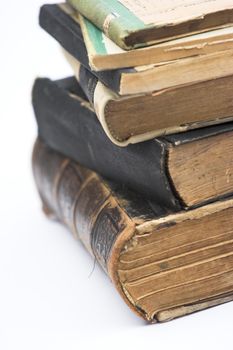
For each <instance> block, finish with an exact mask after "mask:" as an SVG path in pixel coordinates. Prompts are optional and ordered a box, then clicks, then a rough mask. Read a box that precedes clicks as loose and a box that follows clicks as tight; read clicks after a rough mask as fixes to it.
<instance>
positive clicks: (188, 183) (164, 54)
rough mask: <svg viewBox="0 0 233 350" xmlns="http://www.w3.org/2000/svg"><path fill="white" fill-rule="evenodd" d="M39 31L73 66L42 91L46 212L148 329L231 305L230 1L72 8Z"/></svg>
mask: <svg viewBox="0 0 233 350" xmlns="http://www.w3.org/2000/svg"><path fill="white" fill-rule="evenodd" d="M40 25H41V27H42V28H43V29H45V30H46V31H47V32H48V33H49V34H50V35H51V36H52V37H53V38H55V39H56V40H57V41H58V43H59V44H60V45H61V47H62V50H63V53H64V55H65V57H66V59H67V60H68V62H69V63H70V65H71V67H72V68H73V71H74V76H73V77H68V78H65V79H62V80H58V81H51V80H50V79H47V78H39V79H36V81H35V84H34V87H33V93H32V95H33V107H34V111H35V116H36V120H37V124H38V139H37V141H36V143H35V147H34V152H33V170H34V177H35V181H36V184H37V188H38V191H39V194H40V196H41V199H42V202H43V208H44V211H45V213H46V214H47V215H49V216H52V217H55V218H57V219H58V220H60V221H61V222H62V223H64V224H65V225H66V226H68V228H69V229H70V230H71V231H72V232H73V234H74V236H75V237H77V238H78V239H80V240H81V241H82V242H83V244H84V245H85V247H86V248H87V250H88V251H89V252H90V254H92V255H93V256H94V257H95V258H96V260H97V261H98V262H99V263H100V265H101V266H102V267H103V269H104V270H105V271H106V272H107V273H108V275H109V276H110V278H111V280H112V282H113V283H114V285H115V287H116V288H117V289H118V291H119V293H120V294H121V296H122V297H123V299H124V300H125V302H126V303H127V304H128V305H129V306H130V307H131V309H132V310H134V311H135V312H136V313H137V314H138V315H140V316H142V317H143V318H145V319H146V320H148V321H151V322H156V321H158V322H162V321H166V320H170V319H173V318H175V317H179V316H182V315H186V314H190V313H192V312H195V311H198V310H202V309H205V308H208V307H211V306H215V305H218V304H221V303H225V302H228V301H231V300H233V3H232V0H230V1H229V0H212V1H208V2H206V1H205V0H195V1H194V0H183V1H179V0H173V1H171V0H164V1H153V0H137V1H134V0H85V1H84V0H69V1H67V3H62V4H57V5H56V4H55V5H54V4H53V5H44V6H43V7H42V8H41V11H40Z"/></svg>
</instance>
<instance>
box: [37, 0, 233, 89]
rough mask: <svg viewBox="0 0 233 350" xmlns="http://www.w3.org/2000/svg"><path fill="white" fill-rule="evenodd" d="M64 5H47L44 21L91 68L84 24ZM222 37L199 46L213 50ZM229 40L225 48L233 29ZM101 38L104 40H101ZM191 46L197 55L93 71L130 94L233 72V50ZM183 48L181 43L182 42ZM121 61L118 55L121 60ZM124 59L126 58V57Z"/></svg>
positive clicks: (47, 27) (41, 18)
mask: <svg viewBox="0 0 233 350" xmlns="http://www.w3.org/2000/svg"><path fill="white" fill-rule="evenodd" d="M61 6H62V7H61ZM61 6H57V5H44V6H43V7H42V8H41V11H40V24H41V26H42V27H43V28H44V29H45V30H46V31H47V32H48V33H49V34H50V35H52V36H53V37H54V38H55V39H56V40H57V41H58V42H59V43H60V45H61V46H62V47H63V48H64V49H65V50H66V51H67V52H69V53H70V55H72V56H73V57H74V58H76V59H77V60H78V61H79V62H80V63H81V64H82V65H84V66H85V67H86V68H87V69H89V70H91V67H90V65H89V60H88V57H87V51H86V47H85V44H84V42H83V37H82V31H81V29H80V26H79V24H78V23H77V22H75V21H74V19H73V18H72V17H71V16H70V15H68V14H67V13H66V11H63V9H64V4H63V5H61ZM66 8H67V6H66ZM93 40H94V42H95V43H96V42H98V40H97V37H96V35H95V34H94V35H93ZM108 40H109V39H108ZM221 40H223V37H222V38H221V36H219V37H216V41H215V42H212V43H211V44H208V45H207V44H205V43H200V42H199V43H197V47H198V50H202V48H203V50H204V51H205V48H207V49H208V50H209V48H211V50H212V49H214V47H215V43H216V45H217V46H219V45H220V43H222V41H221ZM225 40H226V42H227V44H226V42H225V44H224V49H226V48H227V47H228V48H230V47H231V46H232V45H233V33H232V36H229V37H228V34H227V38H226V37H225ZM228 40H229V41H228ZM100 42H102V41H101V40H100ZM217 43H218V44H217ZM225 45H226V46H225ZM228 45H229V46H228ZM191 47H192V45H191V46H190V45H189V44H188V46H187V47H185V48H184V52H185V53H188V54H187V55H189V54H190V55H191V54H193V55H195V57H193V58H189V59H188V58H186V59H185V60H184V59H183V60H177V61H175V60H174V61H173V62H169V64H165V63H164V64H162V63H160V64H158V65H156V64H153V65H150V66H143V67H134V68H124V69H117V70H112V69H111V70H109V71H102V72H94V71H93V74H95V75H96V76H97V77H98V79H99V80H100V81H102V82H103V83H104V84H105V85H106V86H108V87H109V88H110V89H111V90H113V91H114V92H116V93H117V94H119V95H130V94H137V93H147V92H151V91H156V90H161V89H164V88H167V87H171V86H175V85H179V84H187V83H190V82H192V81H200V80H206V79H214V78H216V77H219V76H222V75H227V74H230V73H231V72H232V73H233V68H232V65H231V60H232V57H231V52H232V50H227V51H226V53H224V51H220V52H218V53H217V52H216V53H214V54H213V53H212V54H210V53H209V54H206V55H203V54H202V55H201V56H199V54H200V52H199V54H197V52H196V51H195V50H194V51H193V52H192V53H191V52H190V50H191ZM232 47H233V46H232ZM179 48H181V47H180V46H179ZM215 48H216V47H215ZM216 49H217V48H216ZM219 49H220V47H219ZM208 50H207V51H208ZM211 50H210V51H211ZM221 50H223V47H221ZM191 51H192V50H191ZM171 52H175V50H173V49H172V50H171ZM131 53H133V52H132V51H131V52H129V53H128V54H131ZM202 53H203V52H202ZM196 55H197V56H196ZM146 57H150V54H147V55H146ZM119 61H120V60H119V59H117V62H119ZM123 62H125V59H124V58H123Z"/></svg>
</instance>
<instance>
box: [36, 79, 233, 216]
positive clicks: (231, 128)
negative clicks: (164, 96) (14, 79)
mask: <svg viewBox="0 0 233 350" xmlns="http://www.w3.org/2000/svg"><path fill="white" fill-rule="evenodd" d="M32 100H33V107H34V111H35V116H36V119H37V124H38V132H39V136H40V137H41V139H42V140H43V141H44V142H45V143H46V144H47V145H49V146H50V147H52V148H53V149H55V150H57V151H60V152H62V153H63V154H65V155H66V156H69V157H71V158H72V159H74V160H76V161H78V162H79V163H80V164H82V165H84V166H86V167H88V168H90V169H92V170H94V171H97V172H98V173H100V174H101V175H103V176H106V177H107V178H109V179H112V180H114V181H116V182H118V183H122V184H123V185H125V186H127V187H129V188H131V189H133V190H135V191H137V192H139V193H142V194H143V195H144V196H146V197H148V198H150V199H151V200H156V201H159V203H161V205H163V207H165V208H166V209H167V210H168V211H170V212H172V211H179V210H180V209H181V208H189V207H192V206H200V205H202V204H203V203H206V202H210V201H214V200H216V199H217V198H222V197H226V196H229V195H230V194H231V192H232V190H231V188H232V186H233V182H232V180H233V178H232V176H231V171H232V170H233V169H232V164H233V159H232V154H233V152H232V149H233V123H226V124H221V125H216V126H211V127H208V128H203V129H197V130H192V131H188V132H185V133H180V134H174V135H167V136H163V137H160V138H155V139H152V140H150V141H146V142H142V143H139V144H135V145H129V146H127V147H124V148H122V147H118V146H116V145H114V144H113V143H112V142H111V141H110V140H109V138H108V137H107V136H106V134H105V133H104V131H103V128H102V127H101V125H100V123H99V121H98V119H97V118H96V115H95V113H94V111H93V109H92V107H91V105H90V104H89V102H88V100H87V98H86V97H85V94H84V92H83V91H82V89H81V87H80V86H79V84H78V82H77V80H76V79H75V78H74V77H71V78H66V79H63V80H58V81H51V80H49V79H46V78H44V79H43V78H41V79H37V80H36V81H35V84H34V88H33V94H32ZM176 150H177V151H178V153H177V157H176V158H175V159H176V162H175V163H174V165H173V166H171V165H172V159H173V158H174V157H173V155H176ZM180 152H181V155H180ZM189 152H191V153H189ZM192 152H193V153H192ZM201 155H202V156H201ZM213 159H214V160H215V161H214V162H213V161H212V160H213ZM181 160H183V164H181V163H182V162H181ZM209 161H211V163H210V162H209ZM231 169H232V170H231ZM185 170H186V173H187V175H186V177H182V176H183V174H184V173H185ZM181 178H182V181H181ZM220 180H221V183H222V187H221V186H220ZM181 187H182V188H181ZM198 188H199V192H198V191H197V190H198ZM203 188H205V191H203ZM221 188H222V189H221ZM182 189H183V192H182ZM208 189H209V191H208ZM220 189H221V190H220ZM187 194H188V195H189V197H188V198H186V197H187ZM191 195H192V198H190V196H191Z"/></svg>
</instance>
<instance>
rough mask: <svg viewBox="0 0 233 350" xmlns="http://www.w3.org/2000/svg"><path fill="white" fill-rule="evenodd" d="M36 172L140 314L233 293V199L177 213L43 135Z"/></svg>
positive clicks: (47, 202) (168, 312) (183, 311)
mask: <svg viewBox="0 0 233 350" xmlns="http://www.w3.org/2000/svg"><path fill="white" fill-rule="evenodd" d="M77 151H78V150H77ZM33 172H34V177H35V181H36V184H37V188H38V191H39V194H40V196H41V199H42V203H43V208H44V211H45V212H46V213H47V214H48V215H51V216H53V217H56V218H57V219H58V220H59V221H61V222H62V223H64V224H65V225H66V226H68V228H69V229H70V230H71V231H72V232H73V234H74V236H75V237H77V238H79V239H80V240H81V241H82V243H83V244H84V245H85V247H86V248H87V250H88V251H89V252H90V253H91V254H92V255H93V256H94V257H95V258H96V260H97V261H98V262H99V263H100V265H101V266H102V267H103V269H104V270H105V271H106V272H107V274H108V275H109V277H110V279H111V280H112V282H113V284H114V285H115V287H116V288H117V290H118V291H119V293H120V294H121V296H122V297H123V299H124V300H125V302H126V303H127V304H128V305H129V306H130V307H131V309H132V310H134V311H135V312H136V313H137V314H138V315H140V316H142V317H143V318H145V319H146V320H148V321H150V322H156V321H158V322H162V321H168V320H170V319H173V318H176V317H180V316H183V315H187V314H190V313H193V312H196V311H199V310H202V309H206V308H209V307H211V306H216V305H218V304H222V303H225V302H228V301H231V300H233V199H227V200H222V201H218V202H215V203H213V204H209V205H206V206H204V207H201V208H198V209H193V210H190V211H182V212H179V213H175V214H172V213H169V212H167V210H166V209H164V208H162V207H161V206H160V205H159V203H154V202H151V201H148V200H146V199H145V198H143V197H141V196H140V195H138V194H136V193H134V192H131V191H129V190H128V189H127V188H124V187H122V186H120V185H119V184H116V183H113V182H110V181H108V180H106V179H103V178H102V177H100V176H99V175H97V174H96V173H94V172H93V171H91V170H88V169H86V168H84V167H82V166H80V165H79V164H77V163H75V162H74V161H72V160H70V159H68V158H66V157H64V156H63V155H61V154H59V153H57V152H55V151H53V150H52V149H51V148H49V147H48V146H46V145H45V144H44V143H43V142H42V141H40V140H37V141H36V144H35V147H34V151H33Z"/></svg>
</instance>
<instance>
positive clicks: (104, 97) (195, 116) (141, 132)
mask: <svg viewBox="0 0 233 350" xmlns="http://www.w3.org/2000/svg"><path fill="white" fill-rule="evenodd" d="M67 57H68V59H69V62H70V64H71V66H72V67H73V70H74V72H75V76H76V78H77V80H78V81H79V83H80V85H81V87H82V89H83V91H84V92H85V94H86V96H87V97H88V99H89V101H90V103H91V105H92V106H93V108H94V110H95V112H96V115H97V117H98V119H99V121H100V123H101V125H102V127H103V129H104V131H105V132H106V134H107V135H108V137H109V138H110V139H111V141H112V142H113V143H115V144H117V145H118V146H121V147H125V146H127V145H128V144H130V143H139V142H143V141H146V140H150V139H152V138H154V137H157V136H161V135H168V134H174V133H178V132H184V131H187V130H190V129H196V128H201V127H204V126H207V125H213V124H219V123H223V122H227V121H231V120H232V118H233V117H232V116H233V105H232V99H231V96H232V93H233V85H232V80H233V75H229V76H228V75H227V76H223V77H221V78H217V79H213V80H207V81H200V82H199V81H198V82H195V83H190V84H184V85H180V86H175V87H172V88H168V89H163V90H161V91H155V92H152V93H148V94H136V95H129V96H119V95H118V94H116V93H114V92H113V91H112V90H110V89H109V88H107V87H106V86H105V85H104V84H102V83H101V81H99V80H98V79H97V77H96V76H95V75H94V74H92V73H91V72H90V71H89V70H88V69H86V68H85V67H84V66H82V65H80V64H77V60H75V59H74V58H73V57H72V56H71V55H69V54H67ZM126 121H127V122H126Z"/></svg>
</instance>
